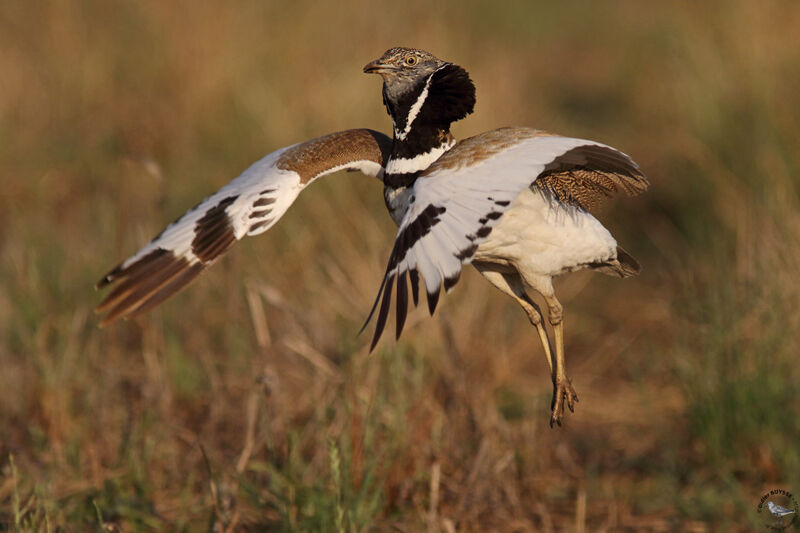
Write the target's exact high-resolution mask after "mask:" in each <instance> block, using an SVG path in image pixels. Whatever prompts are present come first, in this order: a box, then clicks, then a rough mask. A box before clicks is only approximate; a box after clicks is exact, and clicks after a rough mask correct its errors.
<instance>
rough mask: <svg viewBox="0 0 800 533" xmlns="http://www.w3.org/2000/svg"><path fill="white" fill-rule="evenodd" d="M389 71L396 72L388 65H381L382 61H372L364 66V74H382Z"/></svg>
mask: <svg viewBox="0 0 800 533" xmlns="http://www.w3.org/2000/svg"><path fill="white" fill-rule="evenodd" d="M387 70H394V67H392V66H391V65H387V64H386V63H381V60H380V59H376V60H375V61H370V62H369V63H367V64H366V65H364V72H365V73H367V74H380V73H381V72H385V71H387Z"/></svg>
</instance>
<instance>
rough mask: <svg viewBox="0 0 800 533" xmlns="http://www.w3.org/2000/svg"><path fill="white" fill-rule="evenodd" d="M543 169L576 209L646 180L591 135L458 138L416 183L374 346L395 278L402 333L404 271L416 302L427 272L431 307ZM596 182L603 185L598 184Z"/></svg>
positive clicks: (506, 131)
mask: <svg viewBox="0 0 800 533" xmlns="http://www.w3.org/2000/svg"><path fill="white" fill-rule="evenodd" d="M574 175H579V176H581V177H582V178H583V179H582V180H581V181H579V183H580V185H583V188H584V189H588V190H589V192H588V193H583V192H581V191H582V189H581V188H580V187H577V186H571V185H570V182H569V180H570V179H573V176H574ZM542 176H545V177H549V181H548V182H547V183H546V184H545V187H544V190H547V191H550V192H552V193H553V197H554V199H555V200H556V201H562V202H563V203H565V204H572V205H575V206H577V207H578V208H585V206H584V205H583V204H581V202H580V200H581V199H582V198H589V197H593V196H597V195H598V194H600V195H605V194H611V193H612V192H615V191H616V190H623V191H625V192H628V193H635V192H639V191H641V190H644V189H645V188H646V186H647V181H646V179H645V178H644V176H643V175H642V174H641V172H639V169H638V166H637V165H636V163H634V162H633V161H632V160H631V159H630V158H629V157H628V156H627V155H625V154H623V153H622V152H619V151H617V150H615V149H614V148H611V147H609V146H606V145H604V144H600V143H596V142H593V141H587V140H583V139H573V138H569V137H559V136H555V135H551V134H547V133H544V132H540V131H536V130H531V129H528V128H502V129H499V130H494V131H491V132H487V133H484V134H482V135H478V136H476V137H472V138H470V139H466V140H464V141H463V142H461V143H459V144H457V145H456V146H455V147H454V148H453V149H451V150H450V151H449V152H447V153H446V154H445V155H443V156H442V157H441V158H440V159H438V160H437V161H436V162H435V163H433V164H432V165H431V166H430V167H429V168H428V169H427V170H425V171H424V172H423V173H422V174H421V175H420V177H419V178H418V179H417V180H416V181H415V182H414V186H413V193H412V195H411V201H410V203H409V207H408V209H407V211H406V213H405V216H404V217H403V220H402V222H401V223H400V229H399V231H398V233H397V238H396V239H395V244H394V248H393V249H392V253H391V255H390V257H389V264H388V266H387V268H386V274H385V275H384V278H383V283H382V284H381V287H380V289H379V291H378V296H377V298H376V300H375V305H373V308H372V311H371V312H370V317H369V318H368V319H367V322H369V320H370V318H371V317H372V315H373V314H374V312H375V310H376V309H377V308H378V303H379V302H380V309H379V311H378V319H377V323H376V326H375V334H374V336H373V339H372V346H371V348H370V349H372V348H374V347H375V344H376V343H377V342H378V339H379V338H380V336H381V333H382V332H383V329H384V327H385V324H386V318H387V316H388V313H389V307H390V304H391V299H392V290H393V287H394V285H396V286H397V298H396V300H397V308H396V319H397V325H396V335H397V337H398V338H399V337H400V333H401V332H402V330H403V325H404V323H405V318H406V313H407V311H408V286H407V282H406V278H409V280H410V282H411V293H412V298H413V300H414V304H415V305H416V304H417V300H418V294H417V293H418V286H419V275H420V274H422V277H423V279H424V282H425V289H426V293H427V296H428V308H429V311H430V313H431V314H433V311H434V309H435V308H436V304H437V302H438V299H439V294H440V289H441V286H442V285H444V288H445V291H449V290H450V289H451V288H452V287H453V286H454V285H455V284H456V282H457V281H458V279H459V276H460V275H461V265H462V264H465V263H469V262H470V261H471V260H472V257H473V256H474V254H475V251H476V250H477V248H478V246H479V245H480V244H481V243H482V242H484V241H485V240H486V239H487V237H488V236H489V234H490V233H491V231H492V228H493V227H494V226H495V225H496V224H497V223H498V220H499V219H500V218H501V217H502V215H503V213H504V212H505V211H506V210H507V209H508V207H509V206H510V205H511V204H512V203H513V201H514V200H515V199H516V197H517V195H518V194H519V193H520V192H521V191H523V190H525V189H526V188H528V187H532V186H534V184H536V183H537V179H538V178H540V177H542ZM574 181H576V182H578V180H574ZM597 181H599V182H600V183H601V185H605V187H594V188H592V187H591V185H592V184H594V183H595V182H597ZM587 183H588V184H589V185H585V184H587ZM613 187H616V188H613ZM562 198H563V199H562Z"/></svg>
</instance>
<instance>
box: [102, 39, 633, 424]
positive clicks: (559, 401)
mask: <svg viewBox="0 0 800 533" xmlns="http://www.w3.org/2000/svg"><path fill="white" fill-rule="evenodd" d="M364 72H368V73H376V74H379V75H380V76H381V77H382V78H383V103H384V105H385V106H386V109H387V111H388V113H389V115H390V117H391V119H392V126H393V139H389V138H388V137H387V136H386V135H384V134H382V133H379V132H376V131H372V130H367V129H356V130H347V131H342V132H338V133H332V134H330V135H326V136H323V137H319V138H316V139H312V140H310V141H306V142H303V143H299V144H296V145H293V146H290V147H287V148H283V149H280V150H277V151H275V152H273V153H271V154H269V155H267V156H266V157H264V158H263V159H261V160H260V161H258V162H256V163H254V164H253V165H252V166H251V167H250V168H248V169H247V170H245V171H244V172H243V173H242V175H240V176H239V177H238V178H236V179H235V180H233V181H232V182H231V183H229V184H228V185H226V186H225V187H223V188H222V189H220V190H219V191H218V192H217V193H215V194H214V195H212V196H210V197H208V198H206V199H205V200H204V201H203V202H201V203H200V204H199V205H198V206H197V207H195V208H193V209H192V210H190V211H189V212H187V213H186V214H185V215H183V216H182V217H181V218H179V219H178V220H176V221H175V222H173V223H172V224H171V225H169V226H168V227H167V228H166V229H165V230H164V231H163V232H162V233H161V234H160V235H158V236H157V237H156V238H155V239H153V241H151V242H150V243H149V244H147V245H146V246H144V247H143V248H142V249H141V250H139V251H138V252H137V253H136V254H134V255H133V256H131V257H130V258H128V259H126V260H125V261H123V262H122V263H121V264H119V265H118V266H117V267H116V268H114V269H113V270H111V271H110V272H109V273H108V274H106V275H105V276H104V277H103V278H102V279H101V280H100V282H99V283H98V284H97V287H98V288H100V287H104V286H106V285H110V284H113V288H112V290H111V292H110V293H109V294H108V295H107V296H106V298H105V299H104V300H103V301H102V302H101V303H100V305H98V307H97V312H99V313H103V312H105V313H106V315H105V317H104V318H103V320H102V322H101V324H108V323H110V322H112V321H114V320H116V319H118V318H121V317H128V316H133V315H136V314H139V313H142V312H144V311H147V310H149V309H151V308H152V307H154V306H155V305H157V304H158V303H160V302H162V301H163V300H165V299H166V298H168V297H169V296H171V295H172V294H174V293H176V292H177V291H178V290H180V289H181V288H182V287H184V286H185V285H186V284H187V283H189V282H190V281H191V280H192V279H194V278H195V277H196V276H197V275H198V274H199V273H200V272H201V271H203V270H204V269H205V268H207V267H208V266H210V265H211V264H213V263H214V262H215V261H216V260H217V259H218V258H219V257H220V256H221V255H222V254H223V253H224V252H225V251H226V250H227V249H228V248H229V247H230V246H231V245H232V244H233V243H234V242H236V241H237V240H239V239H241V238H242V237H244V236H246V235H257V234H259V233H262V232H264V231H266V230H267V229H269V228H270V227H272V226H273V225H274V224H275V223H276V222H277V220H278V219H279V218H280V217H281V216H282V215H283V214H284V213H285V212H286V210H287V209H288V208H289V206H290V205H291V204H292V202H294V200H295V199H296V198H297V196H298V195H299V193H300V191H301V190H302V189H303V188H304V187H306V186H307V185H309V184H310V183H311V182H313V181H314V180H316V179H317V178H319V177H322V176H325V175H327V174H331V173H333V172H336V171H338V170H343V169H349V170H360V171H361V172H363V173H364V174H366V175H369V176H375V177H377V178H379V179H380V180H381V181H382V182H383V185H384V200H385V202H386V207H387V208H388V210H389V213H390V215H391V217H392V220H394V222H395V223H396V224H397V225H398V226H399V231H398V233H397V236H396V238H395V243H394V247H393V249H392V252H391V254H390V256H389V261H388V266H387V268H386V273H385V275H384V277H383V282H382V283H381V285H380V289H379V291H378V296H377V298H376V300H375V305H374V306H373V309H372V311H371V312H370V315H369V316H370V318H371V317H372V316H373V315H374V313H375V312H376V311H377V313H378V314H377V320H376V328H375V333H374V336H373V339H372V343H371V346H370V350H372V349H373V348H374V347H375V344H376V343H377V342H378V339H379V338H380V336H381V333H382V332H383V330H384V327H385V325H386V321H387V318H388V314H389V310H390V307H391V301H392V295H393V292H394V293H395V306H396V309H395V317H396V336H397V337H399V336H400V333H401V332H402V330H403V325H404V323H405V319H406V315H407V312H408V301H409V292H410V293H411V299H412V300H413V302H414V305H417V303H418V298H419V286H420V276H421V278H422V282H423V284H424V289H425V293H426V296H427V298H426V299H427V304H428V309H429V311H430V313H431V315H432V314H433V312H434V309H435V308H436V304H437V302H438V299H439V295H440V293H441V289H442V287H444V290H445V291H449V290H450V289H452V288H453V286H454V285H455V284H456V282H457V281H458V279H459V276H460V273H461V268H462V265H464V264H467V263H472V264H473V265H474V266H475V267H476V268H477V269H478V271H479V272H480V273H481V274H482V275H483V276H484V277H485V278H486V279H487V280H488V281H489V282H491V283H492V284H493V285H494V286H495V287H497V288H498V289H500V290H501V291H502V292H504V293H505V294H507V295H509V296H510V297H512V298H513V299H514V300H515V301H516V302H517V303H518V304H519V305H520V306H521V307H522V308H523V309H524V311H525V312H526V314H527V316H528V318H529V319H530V321H531V323H532V324H533V325H534V326H535V327H536V330H537V333H538V336H539V339H540V341H541V344H542V347H543V349H544V353H545V357H546V359H547V363H548V366H549V368H550V372H551V378H552V381H553V400H552V404H551V418H550V424H551V426H552V425H553V424H559V425H560V424H561V417H562V416H563V412H564V406H565V405H566V406H567V407H568V408H569V409H570V410H571V411H572V410H573V409H574V403H575V402H576V401H577V399H578V398H577V395H576V394H575V391H574V389H573V387H572V384H571V383H570V381H569V379H568V378H567V375H566V370H565V366H564V323H563V310H562V306H561V304H560V303H559V301H558V299H557V298H556V295H555V292H554V290H553V284H552V279H553V277H554V276H557V275H559V274H563V273H566V272H570V271H574V270H578V269H581V268H590V269H594V270H598V271H600V272H603V273H605V274H610V275H612V276H618V277H628V276H632V275H635V274H637V273H638V272H639V265H638V264H637V262H636V260H635V259H633V257H631V256H630V255H629V254H628V253H626V252H625V251H624V250H622V249H621V248H620V247H619V246H617V242H616V241H615V240H614V238H613V237H612V236H611V234H610V233H609V231H608V230H607V229H606V228H605V227H603V226H602V224H600V222H599V221H598V220H597V219H596V218H595V217H594V216H593V215H592V214H591V210H592V209H593V208H594V207H595V206H596V205H597V203H598V202H600V201H601V200H603V199H605V198H606V197H610V196H613V195H614V194H617V193H624V194H627V195H631V196H632V195H635V194H638V193H641V192H643V191H644V190H646V189H647V185H648V183H647V180H646V179H645V177H644V176H643V175H642V173H641V172H640V171H639V168H638V166H637V165H636V163H634V162H633V161H632V160H631V158H630V157H628V156H627V155H625V154H624V153H622V152H620V151H618V150H616V149H614V148H611V147H610V146H606V145H604V144H601V143H598V142H594V141H588V140H583V139H575V138H570V137H562V136H559V135H554V134H551V133H547V132H544V131H539V130H535V129H530V128H519V127H517V128H501V129H497V130H493V131H489V132H486V133H482V134H479V135H476V136H474V137H471V138H468V139H465V140H463V141H456V140H455V139H454V138H453V136H452V134H451V133H450V125H451V124H452V123H453V122H455V121H457V120H460V119H462V118H464V117H465V116H467V115H468V114H470V113H471V112H472V110H473V107H474V104H475V87H474V85H473V83H472V81H471V80H470V78H469V75H468V74H467V72H466V71H465V70H464V69H463V68H461V67H460V66H458V65H455V64H453V63H448V62H446V61H442V60H440V59H438V58H436V57H434V56H433V55H431V54H430V53H428V52H425V51H423V50H418V49H413V48H400V47H398V48H392V49H390V50H388V51H387V52H386V53H385V54H384V55H383V56H381V58H380V59H377V60H375V61H372V62H371V63H368V64H367V65H366V66H365V67H364ZM409 284H410V288H409ZM395 288H396V290H395ZM528 290H533V291H535V292H538V293H539V294H541V295H542V297H543V298H544V301H545V303H546V305H547V311H548V319H549V322H550V324H551V326H552V328H553V333H554V336H555V349H553V348H551V345H550V341H549V338H548V334H547V330H546V329H545V326H544V323H543V318H542V313H541V311H540V309H539V307H538V306H537V305H536V303H535V302H534V301H533V300H532V299H531V298H530V297H529V295H528V293H527V291H528ZM367 322H369V318H368V319H367ZM365 325H366V324H365ZM553 352H555V353H553Z"/></svg>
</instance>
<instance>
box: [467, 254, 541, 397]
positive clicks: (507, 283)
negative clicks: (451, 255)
mask: <svg viewBox="0 0 800 533" xmlns="http://www.w3.org/2000/svg"><path fill="white" fill-rule="evenodd" d="M475 268H477V269H478V271H479V272H480V273H481V274H483V277H485V278H486V279H487V280H489V282H491V284H492V285H494V286H495V287H497V288H498V289H500V290H501V291H502V292H504V293H505V294H507V295H509V296H511V297H512V298H514V301H516V302H517V303H518V304H519V305H520V307H522V309H523V310H524V311H525V313H526V314H527V315H528V320H530V322H531V324H533V325H534V326H535V327H536V331H537V333H539V340H540V341H541V342H542V348H544V356H545V358H546V359H547V366H548V367H549V368H550V377H551V379H553V383H555V379H556V375H555V367H554V366H553V350H552V349H551V348H550V338H549V337H548V336H547V330H546V329H545V328H544V323H543V319H542V311H541V310H540V309H539V306H538V305H536V302H534V301H533V300H532V299H531V298H530V296H528V294H527V293H526V292H525V285H524V284H523V283H522V278H520V276H519V274H510V273H500V272H497V271H494V270H489V268H488V267H487V266H486V265H484V264H482V263H477V262H476V263H475Z"/></svg>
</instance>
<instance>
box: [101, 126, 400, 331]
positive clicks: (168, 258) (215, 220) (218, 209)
mask: <svg viewBox="0 0 800 533" xmlns="http://www.w3.org/2000/svg"><path fill="white" fill-rule="evenodd" d="M391 144H392V141H391V139H389V138H388V137H387V136H386V135H384V134H383V133H380V132H377V131H372V130H368V129H355V130H346V131H341V132H337V133H332V134H330V135H325V136H323V137H318V138H316V139H312V140H310V141H306V142H303V143H299V144H296V145H294V146H290V147H288V148H282V149H280V150H277V151H275V152H273V153H271V154H269V155H267V156H266V157H264V158H263V159H261V160H260V161H257V162H256V163H254V164H253V165H252V166H251V167H250V168H248V169H247V170H245V171H244V172H243V173H242V174H241V175H240V176H239V177H238V178H236V179H234V180H233V181H232V182H230V183H229V184H228V185H226V186H224V187H223V188H222V189H220V190H219V191H217V192H216V193H215V194H213V195H211V196H209V197H208V198H206V199H205V200H203V201H202V202H200V204H198V205H197V206H196V207H194V208H193V209H191V210H189V211H188V212H187V213H186V214H185V215H183V216H182V217H180V218H179V219H178V220H176V221H175V222H173V223H172V224H170V225H169V226H168V227H167V228H166V229H165V230H164V231H163V232H161V234H159V235H158V236H157V237H156V238H155V239H153V240H152V241H151V242H150V243H149V244H147V245H146V246H144V247H143V248H142V249H141V250H139V251H138V252H137V253H136V254H134V255H133V256H131V257H129V258H128V259H126V260H125V261H123V262H122V263H120V264H119V265H118V266H117V267H115V268H114V269H113V270H111V271H110V272H109V273H108V274H106V275H105V276H103V278H102V279H101V280H100V281H99V282H98V283H97V288H98V289H99V288H102V287H105V286H106V285H110V284H113V285H114V286H113V289H112V290H111V292H110V293H109V294H108V295H107V296H106V298H105V299H104V300H103V301H102V302H101V303H100V305H98V306H97V308H96V309H95V312H97V313H104V312H107V314H106V315H105V317H104V318H103V320H102V321H101V323H100V325H101V326H102V325H105V324H108V323H110V322H113V321H114V320H116V319H118V318H120V317H129V316H133V315H135V314H138V313H143V312H145V311H147V310H149V309H151V308H153V307H154V306H156V305H158V304H159V303H161V302H162V301H164V300H165V299H167V298H169V297H170V296H172V295H173V294H175V293H176V292H178V291H179V290H180V289H182V288H183V287H184V286H186V284H187V283H189V282H190V281H192V280H193V279H194V278H195V277H197V275H198V274H200V272H202V271H203V270H204V269H206V268H208V267H209V266H211V265H212V264H213V263H214V262H215V261H216V260H217V259H218V258H219V257H220V256H221V255H222V254H223V253H225V252H226V251H227V250H228V248H230V247H231V246H232V245H233V243H235V242H236V241H238V240H239V239H241V238H242V237H244V236H245V235H258V234H259V233H262V232H264V231H266V230H268V229H269V228H271V227H272V226H273V225H274V224H275V223H276V222H277V221H278V219H279V218H280V217H281V216H283V214H284V213H285V212H286V210H287V209H289V206H291V205H292V202H294V200H295V199H296V198H297V195H298V194H300V191H301V190H303V188H304V187H306V186H307V185H308V184H310V183H311V182H312V181H314V180H315V179H317V178H319V177H321V176H324V175H326V174H330V173H332V172H335V171H338V170H344V169H348V170H360V171H361V172H363V173H364V174H367V175H369V176H377V174H378V172H379V171H380V169H381V168H382V167H383V165H384V162H385V161H386V159H387V158H388V155H389V151H390V150H391Z"/></svg>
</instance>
